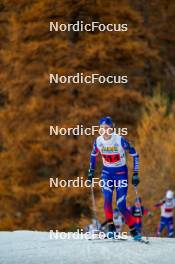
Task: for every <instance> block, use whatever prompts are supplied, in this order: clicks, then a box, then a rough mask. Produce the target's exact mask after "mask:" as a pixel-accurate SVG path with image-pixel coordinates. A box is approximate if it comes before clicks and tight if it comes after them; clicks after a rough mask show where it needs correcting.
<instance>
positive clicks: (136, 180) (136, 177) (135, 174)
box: [132, 172, 140, 187]
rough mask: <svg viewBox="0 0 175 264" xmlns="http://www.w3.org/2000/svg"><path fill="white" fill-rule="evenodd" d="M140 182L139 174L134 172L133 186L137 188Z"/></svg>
mask: <svg viewBox="0 0 175 264" xmlns="http://www.w3.org/2000/svg"><path fill="white" fill-rule="evenodd" d="M139 182H140V180H139V176H138V172H134V174H133V176H132V185H134V186H135V187H136V186H137V185H138V184H139Z"/></svg>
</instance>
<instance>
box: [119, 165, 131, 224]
mask: <svg viewBox="0 0 175 264" xmlns="http://www.w3.org/2000/svg"><path fill="white" fill-rule="evenodd" d="M116 182H117V185H116V194H117V195H116V200H117V206H118V209H119V211H120V212H121V213H122V215H123V216H124V218H125V223H126V224H127V225H128V226H129V227H133V226H134V223H135V219H134V217H133V216H132V215H131V213H130V212H129V210H128V209H127V207H126V197H127V191H128V173H127V169H125V170H124V171H123V172H122V171H121V172H119V173H116Z"/></svg>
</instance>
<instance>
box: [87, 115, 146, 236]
mask: <svg viewBox="0 0 175 264" xmlns="http://www.w3.org/2000/svg"><path fill="white" fill-rule="evenodd" d="M99 125H100V136H98V137H97V139H96V140H95V141H94V144H93V150H92V153H91V158H90V168H89V173H88V180H89V181H90V182H91V183H92V182H93V178H94V171H95V167H96V160H97V159H96V158H97V156H98V155H99V153H100V154H101V156H102V161H103V169H102V174H101V179H102V180H103V187H102V192H103V195H104V212H105V216H106V220H107V223H108V236H109V237H114V235H115V225H114V222H113V209H112V196H113V191H114V188H115V189H116V203H117V207H118V209H119V211H120V213H121V214H122V215H123V217H124V220H125V223H126V224H127V225H128V226H129V229H130V234H131V235H132V236H133V238H134V240H140V239H141V235H140V234H139V233H138V231H137V229H136V228H135V226H134V223H135V219H134V217H133V216H132V215H131V213H130V212H129V210H128V209H127V207H126V197H127V190H128V168H127V165H126V157H125V152H126V151H127V152H128V153H129V154H130V155H131V156H132V157H133V177H132V184H133V185H134V186H137V185H138V184H139V176H138V165H139V156H138V154H137V152H136V151H135V149H134V147H133V146H131V145H130V144H129V143H128V141H126V139H124V138H123V137H122V136H119V135H118V134H116V133H115V132H113V129H112V128H113V122H112V119H111V118H110V117H108V116H107V117H103V118H101V119H100V121H99Z"/></svg>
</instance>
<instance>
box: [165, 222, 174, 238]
mask: <svg viewBox="0 0 175 264" xmlns="http://www.w3.org/2000/svg"><path fill="white" fill-rule="evenodd" d="M167 229H168V237H173V236H174V225H173V217H170V218H169V219H168V221H167Z"/></svg>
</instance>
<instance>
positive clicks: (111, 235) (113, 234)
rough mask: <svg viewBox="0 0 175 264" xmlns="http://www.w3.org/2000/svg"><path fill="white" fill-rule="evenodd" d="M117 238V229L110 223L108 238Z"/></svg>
mask: <svg viewBox="0 0 175 264" xmlns="http://www.w3.org/2000/svg"><path fill="white" fill-rule="evenodd" d="M115 237H116V228H115V225H114V223H113V222H109V223H108V232H107V238H115Z"/></svg>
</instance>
